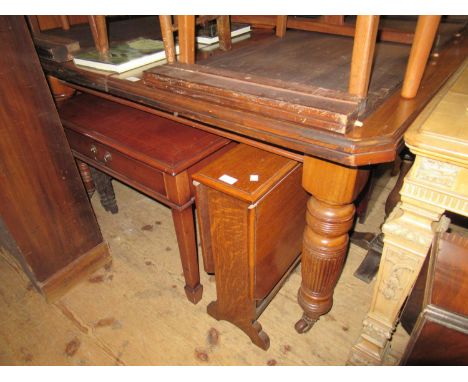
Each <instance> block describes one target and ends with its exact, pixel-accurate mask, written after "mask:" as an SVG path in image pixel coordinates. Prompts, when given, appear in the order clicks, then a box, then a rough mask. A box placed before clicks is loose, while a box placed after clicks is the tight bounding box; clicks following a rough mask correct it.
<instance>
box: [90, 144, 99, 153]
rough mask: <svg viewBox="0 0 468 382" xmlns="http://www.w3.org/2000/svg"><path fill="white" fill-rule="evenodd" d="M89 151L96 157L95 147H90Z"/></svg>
mask: <svg viewBox="0 0 468 382" xmlns="http://www.w3.org/2000/svg"><path fill="white" fill-rule="evenodd" d="M90 151H91V153H92V154H94V155H97V147H96V146H95V145H91V148H90Z"/></svg>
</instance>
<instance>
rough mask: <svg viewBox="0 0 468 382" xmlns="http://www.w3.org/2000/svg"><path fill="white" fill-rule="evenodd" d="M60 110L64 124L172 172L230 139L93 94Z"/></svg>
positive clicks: (78, 97)
mask: <svg viewBox="0 0 468 382" xmlns="http://www.w3.org/2000/svg"><path fill="white" fill-rule="evenodd" d="M58 111H59V115H60V120H61V121H62V124H63V126H64V127H66V128H69V129H72V130H74V131H76V132H78V133H80V134H83V135H86V136H87V137H89V138H92V139H94V140H95V141H97V142H100V143H103V144H105V145H108V146H110V147H112V148H114V149H117V150H119V151H120V152H122V153H124V154H126V155H129V156H130V157H132V158H136V159H138V160H139V161H141V162H143V163H146V164H148V165H150V166H151V167H154V168H157V169H159V170H161V171H164V172H167V173H170V174H177V173H179V172H181V171H184V170H186V169H187V168H189V167H190V166H192V165H194V164H195V163H197V162H199V161H200V160H202V159H203V158H206V157H207V156H208V155H210V154H212V153H214V152H215V151H217V150H219V149H220V148H222V147H223V146H225V145H227V144H228V143H229V142H230V141H229V140H228V139H225V138H223V137H220V136H218V135H215V134H210V133H207V132H205V131H202V130H199V129H196V128H193V127H190V126H187V125H183V124H181V123H178V122H175V121H172V120H170V119H167V118H162V117H159V116H156V115H153V114H150V113H147V112H144V111H141V110H137V109H134V108H132V107H129V106H125V105H120V104H118V103H115V102H111V101H107V100H105V99H103V98H100V97H96V96H93V95H89V94H79V95H77V96H75V97H73V98H71V99H70V100H68V101H66V102H64V103H63V105H61V106H60V107H59V110H58Z"/></svg>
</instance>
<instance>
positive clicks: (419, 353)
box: [402, 318, 468, 366]
mask: <svg viewBox="0 0 468 382" xmlns="http://www.w3.org/2000/svg"><path fill="white" fill-rule="evenodd" d="M420 325H421V327H417V328H416V329H415V330H418V331H419V333H418V338H417V340H416V341H417V342H416V343H414V344H413V343H412V342H411V343H410V344H409V345H408V346H411V347H412V352H411V354H410V355H408V358H407V359H405V360H404V361H403V363H402V364H403V365H407V366H424V365H425V366H468V346H467V344H468V338H467V337H468V334H466V333H463V332H460V331H458V330H455V329H452V328H451V327H449V326H443V325H440V324H439V323H437V322H433V321H431V319H430V318H424V322H422V323H420ZM410 341H412V339H411V340H410Z"/></svg>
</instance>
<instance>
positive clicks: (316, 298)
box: [295, 157, 369, 333]
mask: <svg viewBox="0 0 468 382" xmlns="http://www.w3.org/2000/svg"><path fill="white" fill-rule="evenodd" d="M368 175H369V171H368V170H367V169H358V168H352V167H345V166H341V165H338V164H334V163H331V162H327V161H324V160H321V159H318V158H312V157H306V158H304V168H303V178H302V185H303V187H304V188H305V189H306V191H308V192H309V193H311V194H312V196H311V197H310V200H309V202H308V204H307V217H306V220H307V224H306V229H305V231H304V242H303V251H302V283H301V287H300V289H299V292H298V302H299V305H300V306H301V307H302V309H303V310H304V314H303V316H302V318H301V319H300V320H299V321H298V322H297V323H296V326H295V328H296V330H297V332H299V333H304V332H306V331H308V330H309V329H310V328H311V327H312V325H313V324H314V323H315V322H316V321H317V320H318V319H319V318H320V316H321V315H323V314H325V313H327V312H328V311H329V310H330V309H331V307H332V304H333V291H334V289H335V286H336V283H337V281H338V278H339V276H340V273H341V270H342V268H343V263H344V259H345V255H346V251H347V249H348V240H349V238H348V231H349V230H350V229H351V227H352V224H353V219H354V213H355V207H354V204H353V201H354V200H355V199H356V197H357V195H358V194H359V192H360V191H361V190H362V188H363V187H364V185H365V183H366V180H367V177H368Z"/></svg>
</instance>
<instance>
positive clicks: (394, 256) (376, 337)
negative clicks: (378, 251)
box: [348, 158, 449, 365]
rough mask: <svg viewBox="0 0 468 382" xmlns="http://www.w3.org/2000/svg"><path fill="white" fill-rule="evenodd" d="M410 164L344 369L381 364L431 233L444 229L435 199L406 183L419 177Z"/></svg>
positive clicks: (433, 194) (385, 228)
mask: <svg viewBox="0 0 468 382" xmlns="http://www.w3.org/2000/svg"><path fill="white" fill-rule="evenodd" d="M416 159H417V161H416V162H415V165H414V166H413V169H412V170H411V171H410V172H409V175H408V176H407V178H405V183H404V185H403V188H402V191H401V196H402V199H401V200H402V201H401V203H399V204H397V206H396V207H395V209H394V210H393V212H392V213H391V214H390V215H389V217H388V219H387V221H386V222H385V224H384V225H383V227H382V231H383V232H384V234H385V236H384V248H383V253H382V260H381V262H380V267H379V272H378V275H377V281H376V286H375V289H374V296H373V298H372V302H371V306H370V309H369V313H368V314H367V317H366V318H365V320H364V323H363V329H362V331H361V335H360V337H359V339H358V341H357V343H356V344H355V345H354V346H353V348H352V350H351V353H350V356H349V359H348V363H349V364H353V365H380V364H382V363H383V362H384V360H385V356H386V354H387V353H388V350H389V347H390V343H389V341H390V339H391V338H392V334H393V332H394V330H395V326H396V323H397V320H398V318H399V313H400V310H401V308H402V306H403V304H404V302H405V299H406V298H407V296H408V295H409V293H410V292H411V289H412V288H413V285H414V283H415V282H416V279H417V277H418V275H419V272H420V270H421V267H422V265H423V263H424V259H425V257H426V256H427V253H428V252H429V248H430V246H431V243H432V239H433V237H434V234H435V232H436V231H445V230H446V229H447V228H448V223H449V222H448V219H447V218H445V217H444V218H442V219H441V216H442V214H443V212H444V211H445V209H444V208H443V207H440V206H437V204H438V203H437V201H438V200H439V199H440V195H437V193H436V192H431V191H429V190H428V191H427V192H426V191H425V190H424V189H423V188H421V187H419V186H418V185H416V184H415V183H412V182H414V180H415V179H416V180H417V177H418V176H421V175H420V174H421V173H422V172H421V171H418V167H420V166H419V162H420V160H418V158H416ZM408 179H409V180H408ZM421 195H426V196H428V197H433V198H434V201H433V202H432V203H424V202H423V201H422V200H421ZM418 199H420V200H418Z"/></svg>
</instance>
